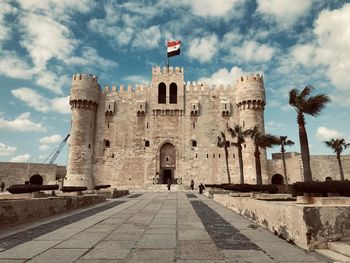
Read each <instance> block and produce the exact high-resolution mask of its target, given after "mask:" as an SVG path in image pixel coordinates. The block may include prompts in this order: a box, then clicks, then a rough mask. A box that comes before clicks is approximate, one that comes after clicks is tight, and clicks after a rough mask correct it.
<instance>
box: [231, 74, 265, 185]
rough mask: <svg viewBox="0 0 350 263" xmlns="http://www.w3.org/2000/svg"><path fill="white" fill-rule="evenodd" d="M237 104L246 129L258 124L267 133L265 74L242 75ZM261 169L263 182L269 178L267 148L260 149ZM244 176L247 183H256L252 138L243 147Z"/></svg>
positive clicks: (240, 119)
mask: <svg viewBox="0 0 350 263" xmlns="http://www.w3.org/2000/svg"><path fill="white" fill-rule="evenodd" d="M236 105H237V107H238V111H239V124H240V125H241V126H242V127H243V129H244V130H246V129H252V128H253V127H254V125H257V126H258V129H259V131H260V132H261V133H265V124H264V108H265V88H264V79H263V76H261V75H259V74H257V75H250V76H244V77H240V78H239V79H238V80H237V85H236ZM260 152H261V155H260V160H261V171H262V178H263V182H264V181H265V182H266V180H267V159H266V150H264V149H260ZM243 164H244V176H245V182H246V183H256V170H255V158H254V145H253V143H252V141H251V140H250V139H247V140H246V145H245V147H244V148H243Z"/></svg>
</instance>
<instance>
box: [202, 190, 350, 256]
mask: <svg viewBox="0 0 350 263" xmlns="http://www.w3.org/2000/svg"><path fill="white" fill-rule="evenodd" d="M206 195H207V196H211V198H213V199H214V200H215V201H216V202H218V203H220V204H221V205H224V206H225V207H227V208H229V209H231V210H233V211H235V212H237V213H239V214H241V215H243V216H244V217H246V218H248V219H250V220H252V221H253V222H255V223H257V224H259V225H261V226H263V227H265V228H267V229H268V230H270V231H271V232H273V233H275V234H276V235H278V236H279V237H281V238H283V239H286V240H287V241H289V242H291V243H295V244H296V245H298V246H299V247H301V248H304V249H306V250H309V251H312V250H314V249H315V248H326V247H327V242H330V241H336V240H340V239H341V238H343V237H344V236H346V233H347V229H348V228H349V218H350V205H338V204H337V205H331V204H329V202H328V204H327V205H319V204H298V203H297V202H295V201H265V200H257V199H255V196H254V195H252V197H247V196H230V194H227V193H226V194H223V193H221V194H220V193H214V194H212V193H211V191H210V189H207V191H206ZM328 199H329V198H328ZM349 200H350V198H349Z"/></svg>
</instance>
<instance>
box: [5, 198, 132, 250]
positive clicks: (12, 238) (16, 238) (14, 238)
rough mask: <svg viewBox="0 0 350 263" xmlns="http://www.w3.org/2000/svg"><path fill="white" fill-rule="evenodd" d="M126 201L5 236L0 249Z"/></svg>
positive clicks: (13, 245) (10, 246)
mask: <svg viewBox="0 0 350 263" xmlns="http://www.w3.org/2000/svg"><path fill="white" fill-rule="evenodd" d="M125 202H126V201H115V202H110V203H108V204H105V205H101V206H99V207H95V208H92V209H89V210H86V211H83V212H81V213H78V214H74V215H71V216H67V217H65V218H62V219H58V220H55V221H52V222H49V223H46V224H43V225H40V226H37V227H33V228H30V229H27V230H24V231H21V232H18V233H15V234H12V235H9V236H6V237H3V238H0V249H10V248H13V247H15V246H18V245H20V244H22V243H25V242H27V241H30V240H33V239H35V238H37V237H40V236H42V235H44V234H47V233H49V232H52V231H54V230H56V229H59V228H61V227H63V226H66V225H69V224H72V223H74V222H77V221H79V220H82V219H84V218H87V217H89V216H92V215H95V214H97V213H100V212H102V211H104V210H107V209H110V208H113V207H115V206H117V205H120V204H122V203H125Z"/></svg>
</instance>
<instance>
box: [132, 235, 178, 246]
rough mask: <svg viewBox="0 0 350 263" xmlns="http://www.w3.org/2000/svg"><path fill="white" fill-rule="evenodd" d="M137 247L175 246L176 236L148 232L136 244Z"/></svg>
mask: <svg viewBox="0 0 350 263" xmlns="http://www.w3.org/2000/svg"><path fill="white" fill-rule="evenodd" d="M138 247H139V248H159V249H165V248H175V247H176V236H175V235H171V234H170V235H169V234H148V235H144V236H143V238H142V239H141V241H140V242H139V244H138Z"/></svg>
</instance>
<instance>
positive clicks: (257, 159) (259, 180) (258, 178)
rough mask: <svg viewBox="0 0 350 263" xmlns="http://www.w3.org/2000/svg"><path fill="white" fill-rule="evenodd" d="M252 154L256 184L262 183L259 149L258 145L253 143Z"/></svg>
mask: <svg viewBox="0 0 350 263" xmlns="http://www.w3.org/2000/svg"><path fill="white" fill-rule="evenodd" d="M254 156H255V170H256V171H255V172H256V184H257V185H262V178H261V163H260V151H259V146H258V145H255V151H254Z"/></svg>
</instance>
